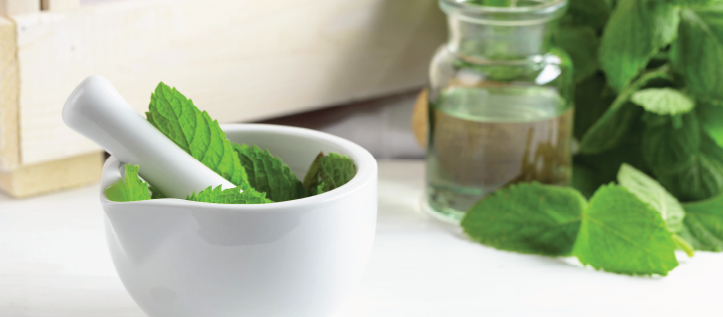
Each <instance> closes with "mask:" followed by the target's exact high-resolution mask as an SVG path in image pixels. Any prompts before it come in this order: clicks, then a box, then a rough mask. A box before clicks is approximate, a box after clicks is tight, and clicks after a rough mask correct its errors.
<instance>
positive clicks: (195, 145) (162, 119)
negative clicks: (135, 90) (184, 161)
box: [146, 82, 248, 185]
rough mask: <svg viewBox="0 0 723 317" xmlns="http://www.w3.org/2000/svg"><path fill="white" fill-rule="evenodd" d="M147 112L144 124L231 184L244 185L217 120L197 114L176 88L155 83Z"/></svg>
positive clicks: (233, 152) (237, 163)
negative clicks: (146, 120) (160, 133)
mask: <svg viewBox="0 0 723 317" xmlns="http://www.w3.org/2000/svg"><path fill="white" fill-rule="evenodd" d="M148 110H149V112H148V113H146V115H147V118H148V121H149V122H150V123H151V124H153V125H154V126H155V127H156V128H158V130H160V131H161V132H163V134H165V135H166V136H167V137H168V138H169V139H171V140H172V141H173V142H175V143H176V144H177V145H178V146H179V147H181V148H182V149H183V150H184V151H186V152H187V153H188V154H190V155H191V156H193V158H195V159H197V160H199V161H201V162H202V163H203V164H204V165H206V166H208V168H210V169H212V170H213V171H215V172H216V173H218V174H219V175H221V176H223V177H224V178H225V179H227V180H228V181H230V182H231V183H233V184H235V185H241V184H246V183H248V180H247V176H246V172H245V171H244V168H243V167H242V166H241V161H240V160H239V159H238V156H237V155H236V152H235V151H234V150H233V148H232V147H231V143H230V142H229V140H228V139H226V134H225V133H224V132H223V131H222V130H221V127H219V125H218V121H215V120H213V119H211V117H210V116H209V115H208V113H207V112H205V111H203V112H201V111H200V110H199V109H198V108H197V107H196V106H194V105H193V101H191V100H190V99H187V98H186V97H185V96H183V95H182V94H181V93H180V92H178V91H177V90H176V88H171V87H168V86H167V85H166V84H164V83H162V82H161V83H159V84H158V86H157V87H156V91H155V93H153V94H152V95H151V104H150V105H149V106H148Z"/></svg>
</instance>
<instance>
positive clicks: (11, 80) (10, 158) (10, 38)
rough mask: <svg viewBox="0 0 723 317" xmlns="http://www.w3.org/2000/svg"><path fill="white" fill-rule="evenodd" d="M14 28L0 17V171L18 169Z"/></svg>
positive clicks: (17, 82)
mask: <svg viewBox="0 0 723 317" xmlns="http://www.w3.org/2000/svg"><path fill="white" fill-rule="evenodd" d="M15 37H16V31H15V24H14V23H13V22H12V21H10V20H8V19H6V18H3V17H0V171H3V170H5V171H9V170H11V169H14V168H16V167H18V164H19V162H20V149H19V147H18V143H19V132H18V129H19V128H18V122H19V120H18V119H19V118H18V89H19V87H20V86H19V80H18V61H17V54H16V53H17V46H16V45H15Z"/></svg>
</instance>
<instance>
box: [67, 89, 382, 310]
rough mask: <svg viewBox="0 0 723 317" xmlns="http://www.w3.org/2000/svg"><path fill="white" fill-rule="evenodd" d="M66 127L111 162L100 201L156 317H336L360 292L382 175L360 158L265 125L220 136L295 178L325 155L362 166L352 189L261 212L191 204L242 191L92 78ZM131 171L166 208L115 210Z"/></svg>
mask: <svg viewBox="0 0 723 317" xmlns="http://www.w3.org/2000/svg"><path fill="white" fill-rule="evenodd" d="M63 120H64V121H65V123H66V124H67V125H68V126H69V127H71V128H72V129H73V130H75V131H77V132H79V133H80V134H82V135H84V136H86V137H88V138H89V139H91V140H93V141H94V142H95V143H97V144H98V145H100V146H101V147H103V148H104V149H105V150H106V151H108V152H109V153H110V154H111V155H112V156H111V157H110V158H109V159H108V160H107V161H106V163H105V166H104V167H103V179H102V183H101V191H100V200H101V205H102V207H103V210H104V211H105V215H106V217H105V224H106V239H107V242H108V246H109V248H110V253H111V257H112V259H113V263H114V265H115V267H116V270H117V271H118V275H119V276H120V279H121V281H122V282H123V285H124V286H125V288H126V289H127V290H128V293H129V294H130V295H131V297H132V298H133V299H134V300H135V301H136V303H138V305H139V306H140V307H141V308H142V309H143V310H144V311H145V312H146V313H147V314H148V315H149V316H152V317H171V316H174V317H177V316H187V317H192V316H193V317H195V316H198V317H213V316H284V317H287V316H332V315H333V314H334V313H335V312H336V311H338V309H339V308H340V307H341V306H342V305H343V303H344V301H345V300H346V299H347V298H348V297H349V296H350V295H351V293H352V292H353V290H354V289H355V287H356V285H357V284H358V282H359V280H360V278H361V275H362V273H363V271H364V268H365V266H366V263H367V261H368V258H369V254H370V252H371V248H372V244H373V241H374V231H375V225H376V215H377V165H376V161H375V160H374V158H373V156H372V155H371V154H370V153H369V152H368V151H366V150H365V149H363V148H362V147H360V146H358V145H356V144H354V143H352V142H350V141H347V140H344V139H342V138H339V137H336V136H333V135H329V134H326V133H323V132H318V131H313V130H308V129H302V128H292V127H284V126H275V125H263V124H230V125H222V126H221V127H222V129H223V130H224V131H225V133H226V137H227V138H228V139H229V140H231V141H232V142H236V143H239V144H241V143H245V144H249V145H258V146H259V147H261V148H267V149H269V151H270V152H271V153H273V154H274V155H275V156H278V157H280V158H281V159H282V160H283V161H284V162H285V163H287V164H288V165H289V166H290V167H291V170H292V171H293V172H294V173H295V174H296V175H304V174H305V173H306V169H307V168H308V166H309V165H310V164H311V162H312V161H313V160H314V158H315V157H316V156H317V155H318V153H319V152H320V151H323V152H325V153H329V152H334V153H339V154H343V155H346V156H348V157H350V158H351V159H352V160H354V162H355V164H356V166H357V174H356V176H355V177H354V178H353V179H352V180H351V181H349V182H348V183H347V184H345V185H343V186H341V187H339V188H337V189H335V190H332V191H329V192H326V193H323V194H320V195H316V196H312V197H308V198H303V199H298V200H291V201H286V202H278V203H271V204H259V205H223V204H211V203H200V202H192V201H186V200H183V198H185V197H186V195H189V194H191V193H192V192H194V191H196V192H199V191H201V190H203V189H205V188H207V187H208V186H214V187H215V186H218V185H222V187H223V188H233V187H234V185H233V184H231V183H229V182H228V181H226V180H225V179H224V178H223V177H221V176H219V175H217V174H216V173H215V172H213V171H212V170H210V169H209V168H207V167H206V166H205V165H203V164H202V163H201V162H199V161H197V160H196V159H194V158H193V157H191V156H190V155H189V154H187V153H186V152H185V151H183V150H182V149H181V148H179V147H178V146H176V144H174V143H173V142H172V141H171V140H170V139H168V138H167V137H166V136H165V135H163V134H162V133H161V132H160V131H158V130H157V129H156V128H155V127H153V126H152V125H151V124H150V123H149V122H147V121H146V120H145V119H144V118H143V117H142V116H141V115H140V114H138V113H137V112H136V111H135V110H134V109H133V108H132V107H131V106H130V105H128V103H127V102H126V101H125V100H124V99H123V97H121V95H120V94H119V93H118V91H117V90H116V89H115V88H114V87H113V86H112V85H111V84H110V83H109V82H108V81H107V80H105V79H104V78H102V77H99V76H92V77H89V78H87V79H85V80H84V81H83V82H82V83H81V84H80V85H79V86H78V87H77V88H76V89H75V90H74V91H73V93H72V94H71V95H70V97H69V98H68V101H67V102H66V104H65V106H64V108H63ZM125 163H131V164H134V165H139V166H140V171H139V174H140V176H141V177H142V178H143V179H144V180H146V181H148V182H149V183H150V184H152V185H153V186H154V187H155V188H157V189H159V190H160V191H161V192H162V193H163V194H164V195H165V196H166V197H174V198H167V199H154V200H146V201H137V202H113V201H110V200H108V199H107V198H106V196H105V189H106V188H108V187H109V186H111V185H113V184H115V183H117V182H118V181H120V180H121V172H122V170H123V166H124V164H125Z"/></svg>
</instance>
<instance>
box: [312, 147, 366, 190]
mask: <svg viewBox="0 0 723 317" xmlns="http://www.w3.org/2000/svg"><path fill="white" fill-rule="evenodd" d="M355 175H356V165H355V164H354V161H352V160H351V159H350V158H348V157H346V156H341V155H339V154H336V153H329V155H328V156H324V153H320V154H319V155H318V156H317V157H316V159H315V160H314V162H312V163H311V166H310V167H309V170H308V171H307V172H306V176H305V177H304V188H306V189H307V190H308V191H311V192H313V193H320V192H319V190H321V192H328V191H330V190H334V189H336V188H338V187H340V186H342V185H344V184H346V183H348V182H349V181H350V180H351V179H352V178H354V176H355Z"/></svg>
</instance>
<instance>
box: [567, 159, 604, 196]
mask: <svg viewBox="0 0 723 317" xmlns="http://www.w3.org/2000/svg"><path fill="white" fill-rule="evenodd" d="M600 178H601V177H600V175H599V174H598V173H597V171H595V170H594V169H593V168H591V167H588V166H585V165H583V164H580V163H574V164H573V165H572V183H571V185H570V186H572V188H574V189H577V190H578V191H580V193H581V194H582V195H583V196H584V197H585V198H590V197H592V195H593V194H594V193H595V191H596V190H597V189H598V188H600V186H601V185H602V184H604V183H607V182H605V181H602V180H600Z"/></svg>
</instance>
